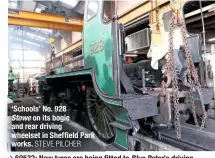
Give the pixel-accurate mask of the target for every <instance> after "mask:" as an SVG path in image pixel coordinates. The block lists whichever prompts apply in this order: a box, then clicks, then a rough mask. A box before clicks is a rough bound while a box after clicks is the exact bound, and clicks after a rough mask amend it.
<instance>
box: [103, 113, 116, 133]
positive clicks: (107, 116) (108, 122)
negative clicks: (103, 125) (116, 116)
mask: <svg viewBox="0 0 215 158" xmlns="http://www.w3.org/2000/svg"><path fill="white" fill-rule="evenodd" d="M105 116H106V118H107V124H108V125H109V126H110V123H111V122H112V121H113V120H112V119H110V118H109V115H108V114H106V113H105ZM108 120H109V121H108ZM109 129H110V134H111V135H114V134H113V130H112V128H111V127H110V128H109Z"/></svg>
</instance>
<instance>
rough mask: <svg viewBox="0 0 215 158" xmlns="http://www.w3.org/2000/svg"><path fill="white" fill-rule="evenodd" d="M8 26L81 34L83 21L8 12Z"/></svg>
mask: <svg viewBox="0 0 215 158" xmlns="http://www.w3.org/2000/svg"><path fill="white" fill-rule="evenodd" d="M8 25H18V26H30V27H38V28H48V29H57V30H65V31H74V32H82V29H83V20H82V19H77V18H67V17H63V16H56V15H53V14H44V13H43V14H42V13H36V12H28V11H20V10H13V9H9V10H8Z"/></svg>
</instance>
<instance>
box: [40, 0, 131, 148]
mask: <svg viewBox="0 0 215 158" xmlns="http://www.w3.org/2000/svg"><path fill="white" fill-rule="evenodd" d="M97 2H98V4H99V9H98V12H97V14H96V15H95V16H94V17H93V18H92V19H90V20H89V21H87V20H86V16H87V12H86V10H87V4H88V1H86V2H85V18H84V19H85V20H84V31H83V55H84V69H83V70H78V71H71V72H64V71H63V69H62V68H58V69H56V71H55V75H48V76H42V77H41V78H40V79H39V80H42V81H43V80H44V79H47V80H50V79H55V78H62V77H71V76H82V75H91V77H92V79H93V85H94V89H95V90H96V93H97V94H98V96H99V97H100V98H101V99H102V100H103V101H104V102H105V103H107V104H109V105H111V106H110V108H111V109H112V111H113V112H114V114H115V116H116V121H117V122H121V123H124V124H127V125H128V127H130V126H131V123H130V119H129V117H128V116H127V113H126V110H125V108H123V104H122V100H121V99H120V98H117V95H116V92H117V90H118V91H119V89H117V88H116V84H115V82H116V81H114V75H113V74H114V73H113V59H112V57H113V53H116V48H115V47H114V44H115V43H114V40H113V39H112V38H113V33H112V31H113V28H112V27H113V25H112V22H109V23H103V21H102V16H101V15H102V8H103V1H97ZM101 41H103V42H104V49H101V50H99V51H96V53H92V51H91V46H92V45H94V46H95V47H94V48H97V44H96V43H97V42H101ZM117 93H118V92H117ZM128 130H129V128H128V129H124V130H122V129H120V128H118V127H116V137H115V140H114V143H115V144H117V145H118V146H120V147H122V148H124V149H127V150H128V148H129V147H128V140H127V136H128Z"/></svg>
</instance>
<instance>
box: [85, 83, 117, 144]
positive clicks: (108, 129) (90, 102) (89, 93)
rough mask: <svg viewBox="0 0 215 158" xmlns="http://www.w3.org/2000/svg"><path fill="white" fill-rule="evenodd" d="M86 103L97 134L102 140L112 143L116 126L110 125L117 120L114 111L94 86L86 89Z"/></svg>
mask: <svg viewBox="0 0 215 158" xmlns="http://www.w3.org/2000/svg"><path fill="white" fill-rule="evenodd" d="M86 103H87V105H86V107H87V113H88V116H89V120H90V123H91V125H92V128H93V130H94V132H95V134H96V135H97V137H99V138H100V139H101V140H102V141H104V142H106V143H111V142H112V141H113V139H114V137H115V128H114V127H113V126H112V125H110V123H111V122H114V121H115V116H114V113H113V112H112V111H111V109H110V107H109V106H108V105H107V104H106V103H105V102H103V101H102V100H101V99H100V98H99V96H98V95H97V94H96V92H95V90H94V88H92V87H87V89H86Z"/></svg>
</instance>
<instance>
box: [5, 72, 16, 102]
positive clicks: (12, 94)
mask: <svg viewBox="0 0 215 158" xmlns="http://www.w3.org/2000/svg"><path fill="white" fill-rule="evenodd" d="M14 80H16V76H15V75H14V73H13V71H12V68H11V70H10V71H9V73H8V82H10V83H12V84H13V81H14ZM7 97H8V98H10V99H15V98H17V97H16V93H15V92H13V91H10V92H8V95H7Z"/></svg>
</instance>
